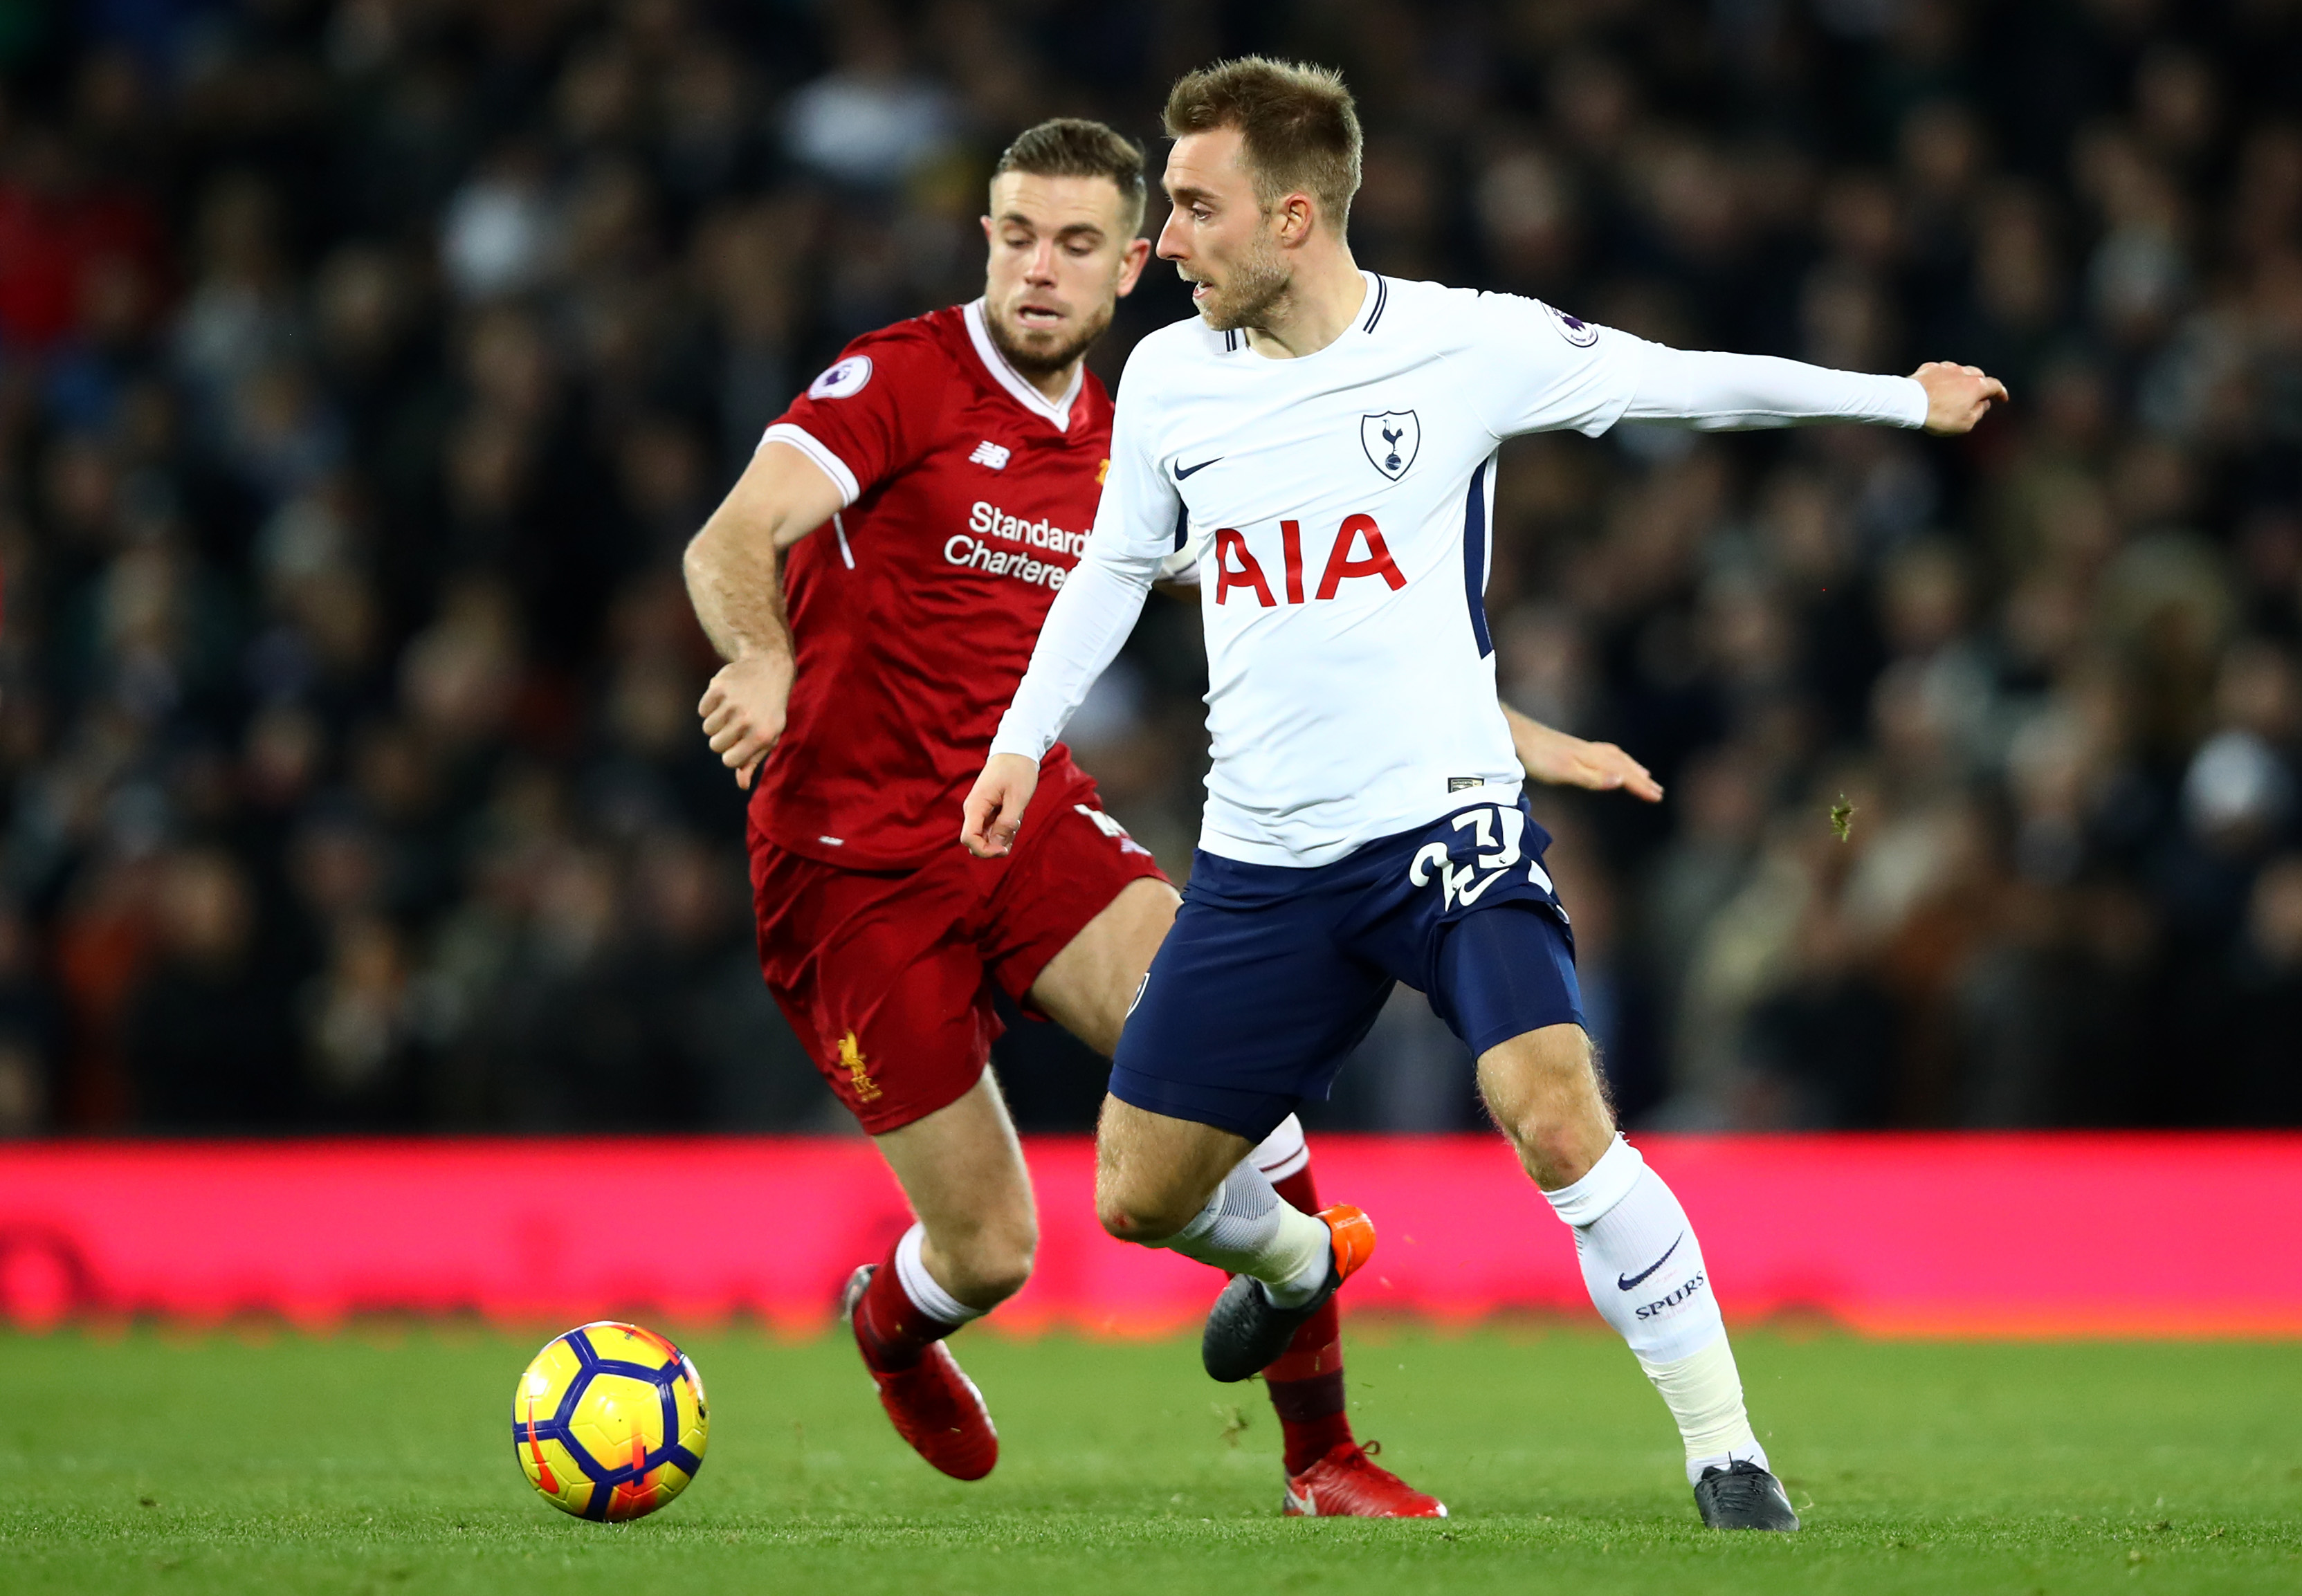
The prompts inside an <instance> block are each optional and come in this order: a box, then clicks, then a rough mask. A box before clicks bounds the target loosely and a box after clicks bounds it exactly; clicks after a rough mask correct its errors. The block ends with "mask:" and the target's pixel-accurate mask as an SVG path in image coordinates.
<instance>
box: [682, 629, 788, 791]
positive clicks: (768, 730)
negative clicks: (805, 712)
mask: <svg viewBox="0 0 2302 1596" xmlns="http://www.w3.org/2000/svg"><path fill="white" fill-rule="evenodd" d="M792 669H793V667H792V660H791V657H790V656H789V655H787V654H784V653H781V652H779V651H775V650H769V649H760V650H754V651H750V652H747V653H745V654H744V656H743V657H742V658H741V659H732V660H730V661H728V662H727V664H726V665H724V666H722V667H720V668H719V673H718V675H717V676H713V677H712V678H711V685H710V686H709V687H707V688H705V689H704V692H703V701H702V702H701V703H699V704H697V705H696V706H695V712H696V713H697V714H698V715H700V716H702V718H703V735H705V736H706V737H709V738H710V740H711V752H714V753H716V754H718V756H719V762H720V763H721V764H723V765H725V766H727V769H730V770H733V771H734V772H735V785H737V786H739V787H742V788H743V789H744V791H745V792H749V791H751V788H752V777H753V776H755V775H756V774H758V772H759V769H760V761H761V760H764V759H766V758H767V757H768V755H769V754H770V753H772V752H775V746H776V744H777V743H779V742H781V741H782V740H783V735H784V716H785V714H786V710H787V709H788V707H789V704H790V701H791V690H792Z"/></svg>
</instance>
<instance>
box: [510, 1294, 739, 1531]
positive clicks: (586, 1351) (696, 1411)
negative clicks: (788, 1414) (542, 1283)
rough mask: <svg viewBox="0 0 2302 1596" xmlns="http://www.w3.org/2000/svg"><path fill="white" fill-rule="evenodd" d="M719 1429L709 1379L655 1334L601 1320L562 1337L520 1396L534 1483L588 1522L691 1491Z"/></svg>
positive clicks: (514, 1407)
mask: <svg viewBox="0 0 2302 1596" xmlns="http://www.w3.org/2000/svg"><path fill="white" fill-rule="evenodd" d="M710 1425H711V1415H710V1410H709V1409H708V1408H707V1407H705V1406H704V1402H703V1381H702V1376H700V1375H699V1374H697V1373H696V1372H695V1365H694V1364H693V1363H692V1362H691V1361H689V1359H688V1357H687V1355H686V1354H685V1353H684V1352H682V1351H680V1349H679V1348H676V1347H675V1346H673V1345H672V1344H671V1343H670V1342H669V1341H667V1340H664V1339H663V1338H662V1337H661V1336H660V1335H658V1334H656V1333H655V1331H651V1330H642V1329H641V1328H640V1327H639V1326H638V1325H636V1324H618V1323H613V1322H611V1321H608V1320H601V1322H599V1323H596V1324H584V1325H580V1326H578V1327H577V1328H576V1329H574V1330H571V1331H568V1332H567V1334H566V1335H563V1336H555V1337H553V1338H552V1340H551V1341H550V1343H549V1344H548V1345H547V1346H545V1348H543V1350H542V1351H541V1352H539V1353H537V1354H536V1355H535V1361H534V1362H533V1363H531V1364H529V1365H527V1373H525V1374H522V1375H521V1376H520V1377H519V1389H518V1390H517V1391H515V1392H513V1393H512V1399H511V1441H512V1450H513V1451H514V1452H515V1453H517V1455H518V1457H519V1466H520V1468H521V1470H522V1471H523V1472H525V1474H526V1475H527V1483H529V1484H531V1485H533V1486H534V1487H535V1488H536V1490H538V1491H542V1493H543V1498H544V1499H545V1500H546V1501H548V1502H550V1504H551V1505H552V1506H553V1507H555V1508H559V1509H560V1510H561V1511H562V1512H567V1513H573V1514H574V1515H575V1516H576V1517H578V1518H589V1519H593V1520H606V1521H608V1522H610V1523H613V1522H616V1521H618V1520H620V1519H626V1518H639V1517H643V1516H645V1515H647V1514H650V1513H652V1512H654V1511H655V1510H656V1509H657V1508H660V1507H662V1506H663V1505H664V1503H666V1502H668V1501H669V1500H670V1499H672V1498H673V1497H675V1496H677V1495H678V1494H679V1493H680V1492H681V1491H685V1490H686V1489H687V1483H688V1482H689V1481H690V1480H693V1478H695V1474H696V1471H697V1470H699V1469H701V1468H702V1466H703V1444H704V1440H705V1437H706V1435H707V1434H708V1433H709V1432H710Z"/></svg>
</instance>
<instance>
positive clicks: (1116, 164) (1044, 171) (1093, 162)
mask: <svg viewBox="0 0 2302 1596" xmlns="http://www.w3.org/2000/svg"><path fill="white" fill-rule="evenodd" d="M1004 172H1028V173H1029V174H1030V175H1031V176H1033V177H1100V178H1108V179H1109V180H1110V181H1111V182H1112V184H1113V186H1114V187H1116V188H1117V189H1118V190H1119V202H1120V208H1121V210H1122V213H1123V214H1125V215H1126V216H1127V217H1128V223H1127V231H1128V234H1129V236H1130V237H1132V236H1133V235H1134V234H1135V233H1136V231H1138V230H1139V229H1140V228H1141V227H1142V225H1143V151H1142V148H1141V147H1139V146H1138V145H1137V144H1136V143H1135V141H1134V140H1132V139H1129V138H1127V137H1126V136H1125V135H1124V134H1121V133H1117V132H1114V131H1113V130H1111V129H1110V128H1107V127H1105V126H1104V124H1103V123H1101V122H1090V121H1088V119H1087V118H1086V117H1083V116H1056V117H1051V118H1049V119H1048V120H1047V121H1046V122H1041V123H1039V124H1038V126H1037V127H1032V128H1025V129H1024V130H1022V131H1021V132H1020V133H1018V134H1016V135H1015V142H1014V143H1012V144H1011V145H1009V146H1008V147H1006V148H1005V149H1004V151H1002V152H1001V153H1000V156H999V164H998V165H996V166H995V167H993V168H992V170H991V175H992V176H994V177H998V176H1000V175H1001V174H1002V173H1004Z"/></svg>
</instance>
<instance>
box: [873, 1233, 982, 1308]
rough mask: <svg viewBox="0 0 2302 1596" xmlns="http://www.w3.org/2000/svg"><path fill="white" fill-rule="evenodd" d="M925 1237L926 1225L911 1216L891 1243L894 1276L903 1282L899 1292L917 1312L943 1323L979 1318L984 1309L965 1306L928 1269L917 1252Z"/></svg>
mask: <svg viewBox="0 0 2302 1596" xmlns="http://www.w3.org/2000/svg"><path fill="white" fill-rule="evenodd" d="M927 1239H928V1228H927V1226H925V1225H923V1224H921V1223H920V1222H918V1221H917V1220H913V1221H912V1228H911V1229H910V1230H908V1231H904V1232H903V1239H901V1240H900V1241H898V1242H896V1243H895V1278H896V1280H898V1281H901V1282H903V1295H904V1296H906V1297H908V1298H911V1299H912V1306H913V1307H915V1308H917V1309H919V1310H920V1312H921V1313H922V1314H925V1315H927V1316H928V1318H930V1319H940V1320H942V1321H943V1322H944V1323H945V1324H964V1323H967V1322H968V1321H969V1320H970V1319H980V1318H982V1317H983V1315H984V1312H985V1310H984V1309H982V1308H971V1307H970V1306H967V1305H966V1304H965V1303H963V1302H962V1301H960V1299H959V1298H956V1297H954V1296H953V1295H952V1294H951V1293H950V1292H948V1291H946V1290H945V1289H943V1284H942V1282H941V1281H937V1279H936V1277H935V1276H933V1275H932V1274H929V1273H928V1261H927V1260H926V1259H925V1258H923V1257H921V1256H920V1245H921V1244H922V1243H924V1242H925V1241H926V1240H927Z"/></svg>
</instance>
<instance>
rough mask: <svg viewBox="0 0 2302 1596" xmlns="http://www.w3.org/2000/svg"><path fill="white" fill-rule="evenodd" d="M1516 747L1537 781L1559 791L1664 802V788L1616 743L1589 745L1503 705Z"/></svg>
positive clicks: (1519, 759) (1522, 763)
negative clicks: (1587, 791) (1579, 790)
mask: <svg viewBox="0 0 2302 1596" xmlns="http://www.w3.org/2000/svg"><path fill="white" fill-rule="evenodd" d="M1503 718H1504V719H1505V720H1507V721H1508V722H1509V723H1510V730H1511V746H1512V748H1513V749H1515V750H1516V752H1517V753H1518V762H1519V763H1520V764H1521V765H1524V766H1525V768H1526V773H1527V775H1528V776H1530V777H1533V779H1535V780H1536V781H1539V782H1542V783H1544V784H1545V785H1550V786H1554V787H1587V788H1589V789H1590V790H1591V791H1592V792H1594V793H1612V792H1617V791H1621V792H1625V793H1628V794H1630V795H1631V796H1632V797H1634V798H1643V799H1645V800H1646V801H1647V802H1649V803H1660V802H1662V786H1661V785H1660V784H1659V783H1658V782H1657V781H1656V780H1655V778H1654V777H1653V776H1652V775H1651V774H1650V773H1649V772H1648V770H1647V768H1646V767H1645V766H1644V765H1642V764H1640V763H1639V762H1638V760H1634V759H1633V758H1632V757H1631V756H1630V755H1629V754H1627V753H1625V752H1623V751H1622V750H1621V749H1619V748H1617V747H1616V746H1615V745H1614V744H1613V743H1587V742H1585V741H1584V740H1583V739H1582V738H1580V737H1576V736H1572V735H1568V734H1567V733H1566V732H1562V731H1558V730H1555V729H1554V728H1552V727H1547V726H1545V725H1543V724H1542V722H1541V721H1540V720H1537V719H1535V718H1534V717H1533V716H1532V715H1522V714H1520V713H1519V712H1518V711H1517V710H1514V709H1512V708H1511V707H1510V706H1509V705H1508V704H1505V705H1503Z"/></svg>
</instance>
